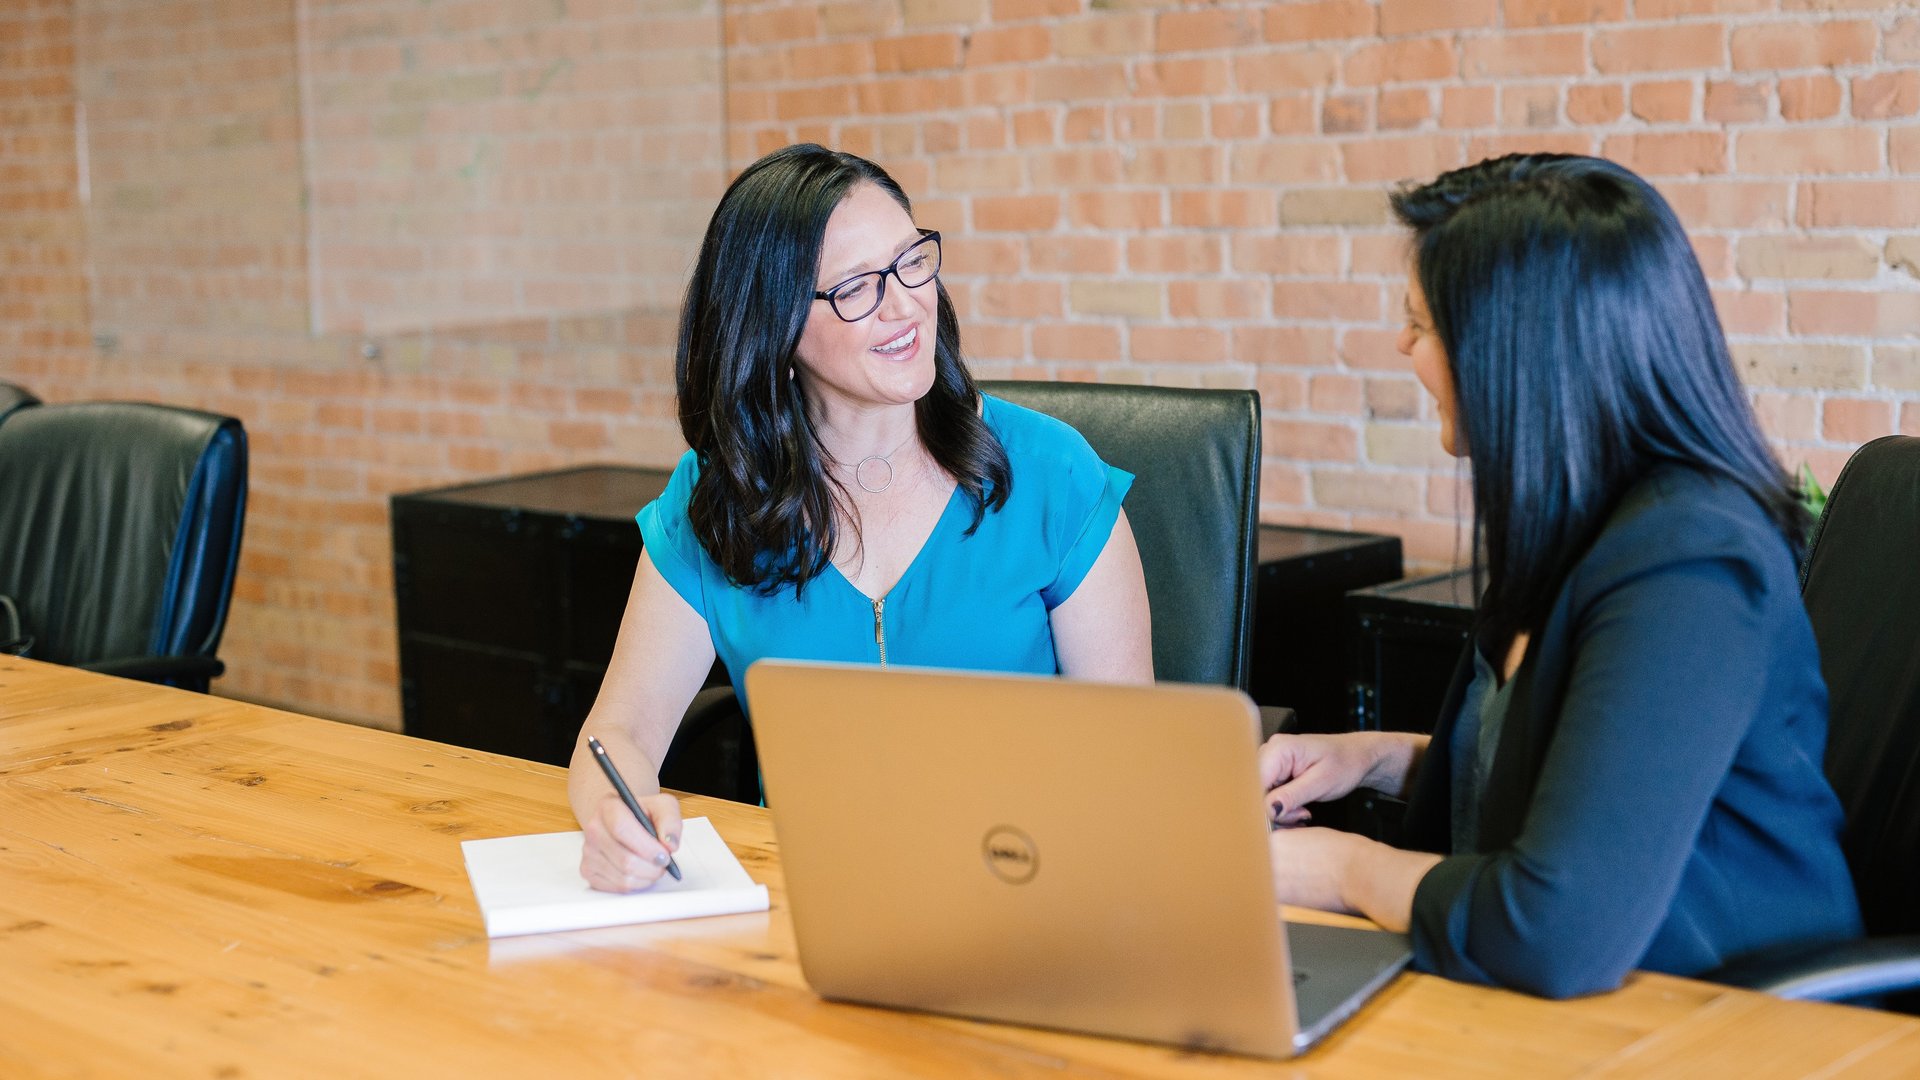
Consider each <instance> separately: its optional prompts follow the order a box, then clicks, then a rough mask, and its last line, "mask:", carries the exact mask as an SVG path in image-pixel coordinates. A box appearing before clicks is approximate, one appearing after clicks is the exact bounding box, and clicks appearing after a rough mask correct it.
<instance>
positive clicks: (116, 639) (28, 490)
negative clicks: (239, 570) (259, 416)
mask: <svg viewBox="0 0 1920 1080" xmlns="http://www.w3.org/2000/svg"><path fill="white" fill-rule="evenodd" d="M246 491H247V441H246V433H245V432H244V431H243V430H242V429H241V426H240V422H239V421H238V420H235V419H233V418H232V417H227V416H218V415H215V414H213V413H205V412H200V411H197V410H194V409H181V408H174V407H170V406H166V405H147V404H136V403H128V402H89V403H84V404H69V405H40V406H36V407H34V408H31V409H27V410H24V411H22V412H19V413H17V414H15V415H14V416H12V417H11V418H9V419H8V420H7V422H6V423H4V424H0V593H3V594H7V595H10V596H12V597H13V598H14V599H15V600H16V601H17V602H18V604H19V607H20V615H21V621H22V623H23V627H24V629H25V630H26V631H27V632H28V633H31V634H33V635H34V637H35V638H36V642H35V645H34V650H33V653H32V655H33V656H34V657H36V658H38V659H43V660H49V661H52V662H54V663H62V664H76V663H88V662H93V661H99V660H109V659H118V658H127V657H139V656H162V655H201V656H211V655H213V652H214V650H215V648H217V647H218V645H219V643H220V633H221V630H222V629H223V628H224V627H225V625H226V615H227V602H228V599H229V598H230V597H231V595H232V592H233V574H234V568H235V565H236V564H237V561H238V559H239V555H240V531H241V525H242V522H243V520H244V518H245V516H246Z"/></svg>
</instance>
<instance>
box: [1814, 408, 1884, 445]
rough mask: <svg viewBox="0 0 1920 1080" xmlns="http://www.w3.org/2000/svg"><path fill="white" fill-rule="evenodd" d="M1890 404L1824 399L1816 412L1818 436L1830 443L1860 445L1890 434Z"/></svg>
mask: <svg viewBox="0 0 1920 1080" xmlns="http://www.w3.org/2000/svg"><path fill="white" fill-rule="evenodd" d="M1893 404H1894V403H1893V402H1891V401H1875V400H1873V399H1871V398H1828V399H1827V400H1826V402H1825V404H1824V405H1823V407H1822V408H1821V410H1820V434H1821V437H1822V438H1825V439H1827V440H1828V441H1830V442H1842V443H1847V444H1849V445H1855V446H1857V445H1860V444H1861V443H1865V442H1868V441H1871V440H1873V439H1877V438H1879V437H1880V436H1882V435H1892V434H1894V424H1893Z"/></svg>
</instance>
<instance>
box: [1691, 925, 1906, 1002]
mask: <svg viewBox="0 0 1920 1080" xmlns="http://www.w3.org/2000/svg"><path fill="white" fill-rule="evenodd" d="M1700 977H1701V978H1703V979H1707V980H1709V981H1711V982H1717V983H1726V984H1727V985H1729V986H1740V987H1745V988H1746V989H1749V990H1760V991H1764V992H1766V993H1769V994H1773V995H1775V996H1777V997H1784V998H1799V999H1804V1000H1809V1001H1853V1000H1856V999H1859V998H1866V997H1873V996H1876V995H1879V994H1889V993H1897V992H1899V991H1904V990H1913V989H1920V935H1909V936H1904V937H1879V938H1857V939H1854V940H1851V941H1829V942H1822V943H1818V944H1810V945H1809V944H1802V945H1783V946H1781V947H1779V948H1777V949H1764V950H1762V951H1760V952H1757V953H1752V954H1749V955H1747V956H1743V957H1741V958H1740V959H1738V960H1735V961H1734V962H1732V963H1730V964H1728V965H1726V966H1725V967H1722V968H1719V969H1718V970H1715V971H1710V972H1707V973H1705V974H1704V975H1702V976H1700Z"/></svg>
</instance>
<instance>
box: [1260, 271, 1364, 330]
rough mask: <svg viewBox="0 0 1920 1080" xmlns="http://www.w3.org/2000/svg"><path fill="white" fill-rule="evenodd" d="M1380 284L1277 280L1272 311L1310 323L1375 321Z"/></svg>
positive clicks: (1277, 314) (1274, 284) (1279, 315)
mask: <svg viewBox="0 0 1920 1080" xmlns="http://www.w3.org/2000/svg"><path fill="white" fill-rule="evenodd" d="M1380 312H1381V306H1380V286H1378V285H1374V284H1370V283H1366V282H1333V281H1276V282H1274V283H1273V314H1274V316H1275V317H1276V318H1281V319H1301V320H1305V321H1308V322H1375V321H1378V320H1379V318H1380Z"/></svg>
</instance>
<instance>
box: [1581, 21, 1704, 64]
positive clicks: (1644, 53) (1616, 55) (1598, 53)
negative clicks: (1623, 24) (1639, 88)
mask: <svg viewBox="0 0 1920 1080" xmlns="http://www.w3.org/2000/svg"><path fill="white" fill-rule="evenodd" d="M1726 36H1727V35H1726V29H1725V28H1724V27H1722V26H1721V25H1719V24H1718V23H1683V24H1679V25H1674V26H1637V27H1633V28H1631V29H1621V30H1602V31H1598V32H1596V33H1595V34H1594V36H1593V66H1594V68H1595V69H1596V70H1598V71H1599V72H1600V73H1601V74H1603V75H1617V74H1621V73H1626V72H1639V71H1685V70H1688V69H1692V68H1710V67H1718V66H1719V65H1720V64H1721V62H1722V60H1723V58H1724V57H1725V56H1726Z"/></svg>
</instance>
